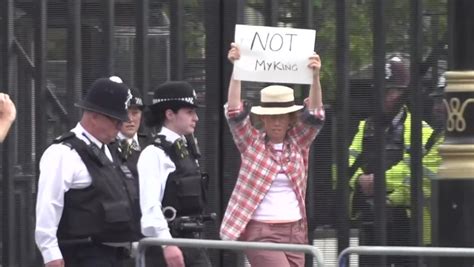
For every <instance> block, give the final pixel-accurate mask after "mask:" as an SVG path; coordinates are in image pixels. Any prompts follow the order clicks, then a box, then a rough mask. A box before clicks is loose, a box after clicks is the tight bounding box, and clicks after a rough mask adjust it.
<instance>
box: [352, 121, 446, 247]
mask: <svg viewBox="0 0 474 267" xmlns="http://www.w3.org/2000/svg"><path fill="white" fill-rule="evenodd" d="M364 126H365V122H361V123H360V124H359V132H358V133H357V135H356V136H355V137H354V139H353V142H352V145H351V147H350V164H353V162H354V161H355V159H356V158H357V155H358V154H359V153H360V151H361V149H362V140H363V135H364ZM410 132H411V116H410V114H409V113H408V114H407V118H406V120H405V123H404V140H405V147H406V148H409V146H410V137H411V133H410ZM432 132H433V129H432V128H431V127H430V126H429V125H428V124H427V123H425V122H423V124H422V140H423V144H425V143H426V142H427V140H428V139H429V138H430V136H431V134H432ZM440 143H442V140H438V141H437V142H436V144H435V145H434V146H433V147H432V148H431V149H430V151H428V153H427V154H425V155H424V157H423V160H422V163H423V195H424V209H423V217H424V218H423V220H424V227H423V231H424V233H423V240H424V243H425V244H429V243H430V241H431V216H430V201H431V200H430V197H431V180H432V179H433V178H434V177H435V176H436V173H437V169H438V167H439V165H440V163H441V158H440V156H439V154H438V145H439V144H440ZM361 173H362V171H361V170H360V169H359V170H358V171H357V172H356V174H355V175H354V177H352V179H351V186H352V188H355V186H354V183H355V182H356V180H357V179H356V177H357V176H359V175H360V174H361ZM410 176H411V171H410V154H409V153H408V149H405V152H404V155H403V160H401V161H400V162H399V163H398V164H397V165H395V166H393V167H391V168H390V169H389V170H387V171H386V173H385V179H386V187H387V192H391V193H390V194H389V195H388V196H387V198H388V200H389V201H390V204H391V205H393V206H406V207H407V208H409V207H410ZM407 212H409V210H408V209H407ZM408 215H409V214H408Z"/></svg>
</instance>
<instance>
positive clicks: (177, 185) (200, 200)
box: [146, 135, 214, 267]
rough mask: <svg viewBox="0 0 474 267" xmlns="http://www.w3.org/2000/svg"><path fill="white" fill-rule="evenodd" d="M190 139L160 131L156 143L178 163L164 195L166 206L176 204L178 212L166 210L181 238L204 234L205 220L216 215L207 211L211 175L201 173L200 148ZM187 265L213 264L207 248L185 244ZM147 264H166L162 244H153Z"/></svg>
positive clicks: (198, 236) (174, 230)
mask: <svg viewBox="0 0 474 267" xmlns="http://www.w3.org/2000/svg"><path fill="white" fill-rule="evenodd" d="M186 139H187V141H186V142H184V141H183V139H181V138H180V139H177V140H176V141H175V142H174V143H171V142H169V141H167V140H166V137H165V136H163V135H157V136H156V138H155V140H154V141H153V145H155V146H157V147H158V148H160V149H162V150H163V151H165V153H166V155H168V156H169V157H170V158H171V160H172V161H173V163H174V164H175V166H176V170H175V171H174V172H172V173H170V174H169V176H168V179H167V181H166V187H165V192H164V195H163V201H162V207H163V208H164V209H166V208H169V207H172V208H173V209H174V210H175V211H176V212H175V213H174V214H168V213H167V212H165V213H164V215H165V217H166V218H167V219H170V217H171V216H172V218H174V219H173V220H169V222H168V224H169V228H170V230H171V235H172V236H173V237H177V238H199V239H201V238H204V236H203V231H204V227H205V225H204V223H205V222H206V221H211V220H213V219H214V218H213V217H212V216H207V215H203V213H204V209H205V206H206V194H207V187H208V176H207V175H206V174H204V173H201V171H200V168H199V165H198V158H199V157H200V153H199V149H198V147H197V145H196V141H195V140H194V137H192V136H188V137H186ZM181 251H182V252H183V257H184V261H185V265H186V266H190V267H208V266H211V263H210V260H209V257H208V255H207V252H206V250H205V249H202V248H186V247H184V248H181ZM146 261H147V265H150V266H156V265H158V266H161V265H163V266H165V265H166V263H165V261H164V258H163V255H162V250H161V248H157V247H151V248H149V251H148V253H147V256H146Z"/></svg>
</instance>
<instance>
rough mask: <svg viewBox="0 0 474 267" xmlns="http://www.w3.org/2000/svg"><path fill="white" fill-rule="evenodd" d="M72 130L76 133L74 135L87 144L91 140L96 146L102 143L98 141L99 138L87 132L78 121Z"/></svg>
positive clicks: (100, 145)
mask: <svg viewBox="0 0 474 267" xmlns="http://www.w3.org/2000/svg"><path fill="white" fill-rule="evenodd" d="M72 132H74V133H75V134H76V137H78V138H79V139H81V140H83V141H84V142H86V143H87V144H90V143H91V142H92V143H94V144H96V145H97V146H98V147H102V145H103V143H102V142H101V141H99V139H97V138H95V137H94V136H93V135H92V134H91V133H89V132H88V131H87V130H86V129H84V127H82V125H81V123H78V124H77V125H76V127H75V128H74V129H72Z"/></svg>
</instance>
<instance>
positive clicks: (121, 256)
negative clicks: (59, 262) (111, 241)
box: [61, 243, 130, 267]
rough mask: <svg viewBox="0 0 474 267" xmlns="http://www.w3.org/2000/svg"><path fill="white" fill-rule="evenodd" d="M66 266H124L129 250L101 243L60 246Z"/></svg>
mask: <svg viewBox="0 0 474 267" xmlns="http://www.w3.org/2000/svg"><path fill="white" fill-rule="evenodd" d="M61 253H62V254H63V258H64V262H65V263H66V267H124V262H125V261H127V260H128V259H129V258H130V256H129V251H128V249H126V248H123V247H111V246H106V245H102V244H95V243H89V244H80V245H69V246H65V247H61Z"/></svg>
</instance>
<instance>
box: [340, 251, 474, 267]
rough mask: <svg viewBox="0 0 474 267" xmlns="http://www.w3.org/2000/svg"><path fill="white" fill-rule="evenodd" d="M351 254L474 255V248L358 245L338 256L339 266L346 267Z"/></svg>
mask: <svg viewBox="0 0 474 267" xmlns="http://www.w3.org/2000/svg"><path fill="white" fill-rule="evenodd" d="M350 254H358V255H376V256H394V255H395V256H436V257H447V256H450V257H474V248H453V247H402V246H357V247H348V248H346V249H344V250H343V251H342V252H341V253H339V256H338V260H337V262H338V266H339V267H346V266H345V265H344V263H345V257H347V256H349V255H350Z"/></svg>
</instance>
